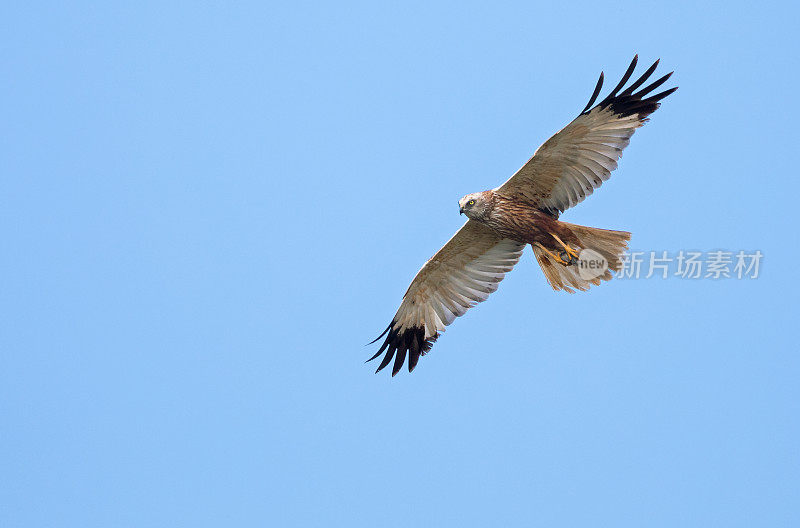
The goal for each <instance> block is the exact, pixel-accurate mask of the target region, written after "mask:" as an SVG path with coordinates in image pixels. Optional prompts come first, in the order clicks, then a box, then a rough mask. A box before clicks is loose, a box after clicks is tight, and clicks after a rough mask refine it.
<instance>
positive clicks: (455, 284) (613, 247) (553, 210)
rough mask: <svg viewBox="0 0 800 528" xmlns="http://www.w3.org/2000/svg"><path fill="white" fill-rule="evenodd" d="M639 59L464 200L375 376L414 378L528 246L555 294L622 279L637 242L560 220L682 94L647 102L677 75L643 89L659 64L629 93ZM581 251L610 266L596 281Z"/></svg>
mask: <svg viewBox="0 0 800 528" xmlns="http://www.w3.org/2000/svg"><path fill="white" fill-rule="evenodd" d="M637 60H638V56H636V57H634V58H633V61H632V62H631V65H630V66H629V67H628V70H627V71H626V72H625V75H623V76H622V80H621V81H620V82H619V84H617V86H616V88H614V89H613V90H612V91H611V93H610V94H609V95H608V96H607V97H606V98H605V99H603V100H602V101H600V102H599V103H597V104H596V105H594V106H592V105H593V104H594V102H595V101H596V100H597V97H598V95H599V94H600V90H601V88H602V86H603V74H602V73H601V74H600V79H599V80H598V81H597V86H596V87H595V89H594V92H593V93H592V96H591V98H590V100H589V103H588V104H587V105H586V108H584V109H583V111H582V112H581V113H580V114H579V115H578V117H576V118H575V119H574V120H573V121H572V122H571V123H570V124H568V125H567V126H566V127H564V128H563V129H561V131H559V132H558V133H556V134H555V135H554V136H553V137H551V138H550V139H548V140H547V141H545V142H544V144H543V145H542V146H541V147H539V148H538V149H537V150H536V152H535V153H534V155H533V157H532V158H531V159H530V160H528V162H527V163H526V164H525V165H523V166H522V168H521V169H519V170H518V171H517V173H516V174H514V175H513V176H512V177H511V178H510V179H509V180H508V181H507V182H505V183H504V184H502V185H501V186H500V187H497V188H496V189H492V190H490V191H483V192H478V193H473V194H468V195H466V196H464V197H463V198H461V199H460V200H459V201H458V206H459V211H460V212H461V213H462V214H465V215H466V216H467V218H469V220H467V223H465V224H464V226H463V227H462V228H461V229H459V231H458V232H457V233H456V234H455V235H453V238H451V239H450V241H449V242H447V244H445V245H444V247H442V248H441V249H440V250H439V251H438V252H437V253H436V254H435V255H434V256H433V257H431V259H430V260H428V262H426V263H425V265H424V266H422V269H421V270H420V271H419V272H418V273H417V275H416V277H414V280H413V281H411V286H409V288H408V291H406V293H405V295H404V296H403V301H402V303H401V304H400V308H399V309H398V310H397V313H396V314H395V316H394V317H393V318H392V322H391V323H390V324H389V326H388V327H387V328H386V330H385V331H384V332H383V333H382V334H381V335H380V336H379V337H378V338H377V339H375V341H377V340H378V339H380V338H382V337H384V336H386V339H385V340H384V341H383V344H382V345H381V347H380V349H379V350H378V352H377V354H375V355H374V356H372V357H371V358H370V359H369V360H368V361H372V360H373V359H375V358H377V357H378V356H379V355H381V353H383V352H384V351H385V352H386V355H385V356H384V357H383V360H382V361H381V363H380V365H379V366H378V370H377V371H376V372H378V371H380V370H381V369H383V368H384V367H386V366H387V365H388V364H389V363H390V362H391V360H392V358H394V365H393V368H392V376H394V375H395V374H397V372H398V371H399V370H400V368H401V367H402V366H403V363H404V362H405V358H406V355H408V370H409V372H410V371H412V370H414V367H415V366H416V365H417V362H418V361H419V357H420V356H421V355H424V354H425V353H426V352H428V351H429V350H430V349H431V346H433V343H434V342H435V341H436V339H437V338H438V337H439V334H440V333H441V332H443V331H444V329H445V327H446V326H447V325H449V324H450V323H452V322H453V320H454V319H455V318H456V317H458V316H460V315H464V313H466V311H467V310H468V309H469V308H471V307H472V306H474V305H475V304H477V303H479V302H481V301H485V300H486V299H487V298H488V297H489V294H491V293H492V292H494V291H495V290H497V286H498V284H499V282H500V281H501V280H503V277H504V276H505V274H506V273H508V272H509V271H511V269H512V268H513V267H514V265H515V264H516V263H517V262H518V261H519V259H520V257H521V256H522V250H523V249H524V248H525V246H526V245H528V244H530V245H531V247H532V248H533V254H534V256H535V257H536V260H537V261H538V262H539V265H540V266H541V267H542V271H543V272H544V275H545V278H546V279H547V281H548V282H549V283H550V286H552V287H553V289H554V290H564V291H567V292H569V293H574V291H575V290H581V291H585V290H587V289H588V288H589V287H590V286H591V285H592V284H600V282H601V281H605V280H609V279H611V277H612V271H619V269H620V266H621V257H622V254H623V252H624V251H625V249H626V248H627V243H628V240H629V239H630V233H628V232H625V231H609V230H606V229H596V228H593V227H584V226H579V225H574V224H568V223H566V222H562V221H560V220H559V219H558V217H559V215H560V214H561V213H562V212H564V211H565V210H566V209H569V208H570V207H572V206H574V205H576V204H578V203H580V202H581V201H583V199H584V198H586V197H587V196H588V195H590V194H592V192H594V190H595V189H597V188H598V187H600V185H602V183H603V182H604V181H606V180H607V179H608V178H609V177H610V176H611V171H613V170H614V169H615V168H617V161H618V160H619V158H620V156H621V155H622V149H624V148H625V147H627V146H628V143H629V142H630V138H631V136H632V135H633V133H634V131H636V129H637V128H639V127H640V126H642V125H643V124H644V123H645V122H646V121H647V120H648V116H649V115H650V114H652V113H653V112H655V111H656V110H657V109H658V107H659V106H660V103H659V102H658V101H660V100H661V99H664V98H665V97H666V96H668V95H669V94H671V93H672V92H674V91H675V90H677V88H671V89H669V90H665V91H663V92H660V93H657V94H655V95H649V94H650V93H652V92H653V91H655V90H656V88H658V87H659V86H661V85H662V84H664V82H666V80H667V79H669V77H670V75H672V73H671V72H670V73H668V74H666V75H664V76H663V77H661V78H660V79H658V80H656V81H654V82H652V83H651V84H649V85H647V86H645V87H644V88H640V86H642V85H643V84H644V83H645V82H646V81H647V80H648V79H649V78H650V76H651V75H652V74H653V72H654V71H655V69H656V66H658V61H656V62H655V63H654V64H653V65H652V66H650V67H649V68H648V69H647V71H645V72H644V74H643V75H642V76H641V77H640V78H639V79H638V80H636V81H635V82H633V83H632V84H631V85H630V86H628V87H627V88H624V89H623V87H624V86H625V84H626V83H627V82H628V79H630V77H631V74H633V71H634V69H635V68H636V62H637ZM584 251H589V252H590V254H591V255H594V256H595V257H596V258H598V259H599V260H600V261H602V262H604V267H603V268H602V270H601V271H600V272H599V274H596V275H593V274H588V275H587V274H586V273H581V265H582V255H584V253H583V252H584ZM387 334H388V335H387ZM375 341H373V343H374V342H375Z"/></svg>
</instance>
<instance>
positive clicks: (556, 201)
mask: <svg viewBox="0 0 800 528" xmlns="http://www.w3.org/2000/svg"><path fill="white" fill-rule="evenodd" d="M637 61H638V55H637V56H635V57H634V58H633V61H632V62H631V65H630V66H629V67H628V70H627V71H626V72H625V75H624V76H623V77H622V80H621V81H620V82H619V84H618V85H617V87H616V88H614V90H613V91H612V92H611V93H610V94H609V95H608V97H606V98H605V99H603V100H602V101H600V103H598V104H597V106H595V107H593V108H591V109H590V107H591V106H592V104H593V103H594V101H595V100H596V99H597V96H598V94H599V93H600V89H601V88H602V86H603V74H602V73H601V74H600V79H599V80H598V81H597V86H596V87H595V90H594V93H593V94H592V97H591V99H590V100H589V104H587V105H586V108H585V109H584V110H583V112H581V113H580V115H578V117H576V118H575V119H574V120H573V121H572V122H571V123H570V124H568V125H567V126H566V127H564V128H563V129H561V131H559V132H558V133H556V134H555V135H554V136H553V137H551V138H550V139H548V140H547V141H545V142H544V144H543V145H542V146H541V147H539V148H538V149H537V150H536V153H535V154H534V155H533V157H532V158H531V159H530V160H529V161H528V162H527V163H526V164H525V165H524V166H523V167H522V168H521V169H520V170H519V171H517V173H516V174H514V176H512V177H511V178H510V179H509V180H508V181H507V182H505V183H504V184H503V185H501V186H500V187H498V188H497V189H496V190H497V191H500V192H503V193H505V194H509V195H512V196H521V197H524V198H525V199H526V200H527V201H529V202H531V203H533V204H535V205H536V206H537V207H539V208H540V209H542V210H544V211H547V212H549V213H551V214H554V215H558V214H559V213H560V212H563V211H565V210H566V209H569V208H570V207H572V206H574V205H576V204H578V203H580V202H581V201H583V199H584V198H586V197H587V196H589V195H590V194H592V192H594V190H595V189H597V188H598V187H600V185H602V184H603V182H604V181H606V180H607V179H608V178H609V177H610V176H611V171H613V170H614V169H616V168H617V161H618V160H619V158H620V157H621V156H622V149H624V148H625V147H627V146H628V143H629V142H630V138H631V136H632V135H633V133H634V132H635V131H636V129H637V128H639V127H640V126H642V125H643V124H644V123H645V122H646V121H647V116H649V115H650V114H652V113H653V112H655V111H656V110H657V109H658V107H659V106H660V103H659V102H658V101H660V100H661V99H663V98H665V97H666V96H668V95H669V94H671V93H672V92H674V91H675V90H677V89H678V88H677V87H676V88H671V89H669V90H666V91H664V92H661V93H658V94H656V95H653V96H651V97H647V98H644V96H646V95H647V94H649V93H650V92H652V91H653V90H655V89H656V88H658V87H659V86H661V85H662V84H663V83H664V82H665V81H666V80H667V79H669V77H670V75H672V72H670V73H668V74H666V75H664V76H663V77H661V78H660V79H658V80H656V81H654V82H653V83H651V84H650V85H648V86H646V87H644V88H642V89H641V90H639V91H638V92H636V91H635V90H636V89H637V88H639V87H640V86H641V85H642V84H644V83H645V81H647V79H648V78H649V77H650V76H651V75H652V74H653V72H654V71H655V69H656V66H658V61H656V62H655V63H654V64H653V65H652V66H651V67H650V68H648V69H647V71H646V72H644V74H643V75H642V76H641V77H640V78H639V79H638V80H637V81H636V82H634V83H633V84H631V85H630V86H629V87H628V88H626V89H625V90H623V91H622V92H620V90H621V89H622V87H623V86H624V85H625V83H627V82H628V79H629V78H630V76H631V74H632V73H633V70H634V69H635V68H636V63H637Z"/></svg>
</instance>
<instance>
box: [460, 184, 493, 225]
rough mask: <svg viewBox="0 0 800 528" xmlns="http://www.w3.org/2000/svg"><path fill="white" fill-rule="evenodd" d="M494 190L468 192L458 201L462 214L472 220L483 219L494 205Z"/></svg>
mask: <svg viewBox="0 0 800 528" xmlns="http://www.w3.org/2000/svg"><path fill="white" fill-rule="evenodd" d="M491 193H492V191H483V192H478V193H472V194H468V195H466V196H465V197H463V198H462V199H460V200H459V201H458V208H459V211H460V212H461V214H465V215H467V218H471V219H472V220H483V219H485V218H486V216H487V215H488V214H489V209H490V208H491V205H492V194H491Z"/></svg>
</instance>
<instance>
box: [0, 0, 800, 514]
mask: <svg viewBox="0 0 800 528" xmlns="http://www.w3.org/2000/svg"><path fill="white" fill-rule="evenodd" d="M556 4H558V3H556V2H554V3H551V4H549V5H534V4H531V3H529V2H521V3H507V4H495V5H492V6H489V5H487V4H485V3H463V2H457V3H455V2H454V3H451V4H441V3H436V2H420V3H410V4H406V5H403V6H399V5H396V6H393V7H387V6H382V7H379V6H376V5H373V4H372V3H364V4H358V3H344V4H343V3H338V2H337V3H331V4H330V5H322V4H315V3H299V2H298V3H287V4H286V5H277V4H270V3H266V4H265V3H261V2H256V3H237V4H236V5H235V6H234V5H231V4H229V3H225V2H219V3H213V2H211V3H202V4H198V3H194V2H182V3H169V4H166V3H164V2H135V3H127V4H120V5H109V4H105V5H93V4H81V3H72V4H70V5H67V4H65V3H53V4H52V5H39V4H37V5H34V4H29V3H16V4H14V5H11V4H9V5H7V6H6V9H5V10H4V14H3V17H2V21H0V26H2V27H1V28H0V29H1V30H0V44H1V45H2V71H3V81H2V83H0V96H2V105H0V112H2V115H1V116H0V121H1V122H2V124H3V126H2V127H0V136H1V137H0V150H1V151H2V155H0V164H1V168H2V192H0V217H2V222H0V243H2V247H3V256H2V259H0V272H2V280H1V281H0V295H1V296H0V299H2V305H0V306H1V310H0V311H1V312H2V313H0V352H1V353H2V356H0V357H2V366H0V413H1V414H0V484H1V485H0V525H2V526H4V527H29V526H30V527H39V526H42V527H44V526H76V527H84V528H85V527H95V526H96V527H109V526H113V527H149V526H362V525H370V526H371V525H377V526H420V525H422V526H425V525H431V526H433V525H435V526H537V525H538V526H581V527H585V526H664V527H675V526H742V527H752V526H798V524H800V506H798V497H799V496H800V477H799V476H798V475H799V471H800V451H799V448H798V446H799V445H800V434H799V433H800V419H799V417H800V388H799V386H798V375H799V374H800V359H799V358H798V354H797V351H798V347H797V339H796V330H797V315H798V313H797V305H796V301H797V293H798V291H797V290H798V288H797V284H798V259H799V258H800V252H798V248H797V244H798V236H797V220H796V210H797V203H798V202H797V196H796V194H797V193H796V188H797V184H796V181H797V141H798V116H797V111H796V107H797V87H798V85H800V77H798V73H797V72H798V66H800V64H798V54H797V28H796V21H797V19H798V15H800V13H798V10H797V8H795V7H790V4H789V3H788V2H787V3H785V4H766V5H755V4H752V3H741V2H733V3H731V2H726V3H719V4H718V5H717V6H715V7H709V8H697V7H691V8H689V7H679V6H676V5H673V3H669V2H666V3H665V2H636V3H630V4H626V3H612V4H607V5H599V4H595V3H590V2H587V3H583V4H578V3H575V2H570V3H569V4H570V5H569V6H563V5H562V6H557V5H556ZM23 5H24V6H25V7H22V6H23ZM636 52H638V53H639V54H640V56H641V59H642V62H643V67H644V66H645V65H646V64H649V62H650V61H652V60H654V59H656V58H658V57H661V58H662V70H663V71H669V70H672V69H674V70H675V71H676V73H675V75H674V77H673V79H674V84H676V85H679V86H680V90H679V91H678V92H677V93H676V94H674V95H673V96H671V97H670V98H669V99H667V100H666V101H665V104H664V105H663V106H662V108H661V110H659V111H658V112H657V113H656V114H655V115H654V116H653V119H652V121H651V123H649V124H648V126H646V127H645V128H644V129H642V130H641V131H640V132H639V133H637V134H636V136H635V137H634V138H633V141H632V144H631V146H630V148H629V149H628V150H627V151H626V153H625V156H624V158H623V160H622V162H621V166H620V169H619V170H618V171H616V172H615V173H614V175H613V177H612V179H611V181H610V182H609V183H608V184H606V185H605V186H604V187H603V188H602V189H601V190H600V191H598V192H597V193H595V194H594V195H593V196H592V197H591V198H590V199H589V200H587V201H586V202H584V203H583V204H582V205H581V206H580V207H578V208H576V209H574V210H572V211H570V212H569V213H568V214H567V215H565V216H564V219H566V220H568V221H572V222H575V223H582V224H588V225H593V226H598V227H605V228H612V229H626V230H630V231H632V232H633V233H634V238H633V243H632V246H633V247H634V248H638V249H643V250H650V249H655V250H661V249H665V250H670V251H676V250H679V249H698V250H713V249H728V250H732V251H735V250H739V249H745V250H756V249H758V250H761V251H762V252H763V253H764V255H765V257H764V261H763V265H762V268H761V277H760V278H758V279H757V280H750V281H744V280H743V281H736V280H722V281H711V280H703V281H689V280H679V279H670V280H664V281H662V280H657V279H651V280H628V281H613V282H611V283H609V284H604V285H603V286H601V287H598V288H596V289H593V290H592V291H591V292H589V293H584V294H577V295H573V296H570V295H566V294H563V293H562V294H556V293H554V292H552V291H551V290H550V287H549V286H548V285H547V284H546V282H545V281H544V278H543V276H542V273H541V271H540V270H539V269H538V267H537V266H536V264H535V262H534V260H533V257H532V255H531V254H530V253H529V252H528V253H526V255H525V256H524V258H523V260H522V261H521V263H520V264H519V266H518V267H517V268H516V269H515V270H514V272H513V273H511V274H510V275H509V276H508V278H507V279H506V281H504V282H503V284H502V285H501V286H500V289H499V291H498V293H496V294H495V295H493V296H492V297H491V299H490V300H489V302H487V303H485V304H482V305H480V306H479V307H478V308H476V309H474V310H471V311H470V312H469V313H468V314H467V315H466V316H465V317H463V318H460V319H458V320H457V321H456V322H455V323H454V324H453V325H452V326H451V327H450V328H449V329H448V331H447V333H446V334H445V335H443V336H442V338H441V339H440V340H439V342H438V343H437V344H436V346H435V348H434V349H433V352H432V353H431V354H429V355H428V356H426V357H424V358H422V360H421V361H420V364H419V366H418V368H417V370H416V371H415V372H414V373H413V374H411V375H409V374H408V373H407V371H405V370H404V371H403V372H402V374H400V375H398V376H397V377H395V378H394V379H392V378H391V377H390V376H389V375H388V374H387V373H386V372H382V373H381V374H380V375H377V376H376V375H374V374H373V371H374V368H375V366H374V364H369V365H364V364H363V361H364V359H366V358H367V357H368V356H369V355H371V354H372V352H373V351H374V350H375V349H374V347H364V343H366V342H367V341H369V340H370V339H372V338H373V337H375V336H376V335H377V334H378V333H379V332H380V331H381V330H383V328H384V327H385V326H386V324H387V323H388V322H389V319H390V318H391V316H392V315H393V313H394V311H395V310H396V308H397V305H398V303H399V301H400V298H401V296H402V294H403V293H404V291H405V289H406V287H407V286H408V283H409V281H410V280H411V278H412V277H413V275H414V273H415V272H416V271H417V270H418V269H419V267H420V266H421V265H422V263H423V262H424V261H425V260H426V259H427V258H428V257H429V256H431V255H432V254H433V252H434V251H435V250H437V249H438V248H439V247H440V246H441V244H442V243H443V242H444V241H446V240H447V239H448V238H449V237H450V236H451V234H452V233H453V232H454V231H455V230H456V229H457V228H458V227H459V226H460V225H461V223H462V220H463V217H459V216H458V211H457V208H456V201H457V199H458V198H459V197H460V196H462V195H464V194H466V193H468V192H473V191H478V190H483V189H486V188H491V187H494V186H495V185H497V184H499V183H500V182H502V181H504V180H505V179H506V178H507V177H508V176H509V175H510V174H511V173H512V172H513V171H514V170H516V169H517V168H518V167H519V166H520V165H521V164H522V163H523V162H524V161H525V160H527V158H528V157H529V156H530V155H531V154H532V153H533V151H534V150H535V148H536V147H537V146H538V145H539V144H540V143H541V142H542V141H544V140H545V139H547V138H548V137H549V136H550V135H551V134H552V133H554V132H555V131H556V130H558V129H559V128H561V127H562V126H563V125H565V124H566V123H567V122H568V121H569V120H570V119H572V118H573V117H574V116H575V115H576V114H577V112H578V111H580V109H581V108H582V107H583V105H584V104H585V103H586V101H587V99H588V97H589V95H590V94H591V91H592V88H593V87H594V83H595V80H596V77H597V75H598V73H599V71H600V70H601V69H603V70H605V72H606V75H607V78H608V79H609V81H610V83H611V84H613V82H615V81H616V80H617V79H618V78H619V76H620V75H621V74H622V72H623V71H624V69H625V67H626V66H627V64H628V62H629V61H630V59H631V57H632V56H633V54H634V53H636ZM643 67H642V68H643Z"/></svg>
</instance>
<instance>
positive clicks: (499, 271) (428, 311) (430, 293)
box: [368, 220, 525, 376]
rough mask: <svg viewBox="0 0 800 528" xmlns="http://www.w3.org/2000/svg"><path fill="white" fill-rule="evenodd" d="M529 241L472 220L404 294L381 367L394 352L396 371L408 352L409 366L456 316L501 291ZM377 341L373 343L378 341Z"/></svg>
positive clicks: (390, 326) (392, 324)
mask: <svg viewBox="0 0 800 528" xmlns="http://www.w3.org/2000/svg"><path fill="white" fill-rule="evenodd" d="M524 248H525V244H522V243H520V242H516V241H514V240H509V239H507V238H503V237H502V236H500V235H499V234H497V232H495V231H494V230H493V229H491V228H489V227H486V226H485V225H483V224H481V223H479V222H476V221H474V220H469V221H468V222H467V223H466V224H464V226H463V227H462V228H461V229H459V230H458V232H457V233H456V234H455V235H453V238H451V239H450V241H449V242H447V244H445V245H444V247H442V249H440V250H439V251H438V252H437V253H436V254H435V255H434V256H433V257H431V259H430V260H428V262H426V263H425V265H424V266H422V269H421V270H419V272H418V273H417V276H416V277H414V280H413V281H411V286H409V287H408V291H407V292H406V294H405V295H404V296H403V302H402V303H401V304H400V308H399V309H398V310H397V313H396V314H395V316H394V318H392V322H391V323H390V324H389V326H388V328H386V330H385V331H384V332H383V333H382V334H381V335H380V336H378V338H377V339H375V341H377V340H378V339H380V338H382V337H383V336H384V335H386V334H387V333H388V335H386V339H385V340H384V341H383V344H382V345H381V348H380V350H378V353H377V354H375V355H374V356H372V357H371V358H370V359H369V360H368V361H372V360H373V359H375V358H377V357H378V356H379V355H381V353H383V352H384V351H386V355H385V356H384V357H383V361H381V364H380V365H379V366H378V370H376V371H375V372H380V370H381V369H383V368H384V367H385V366H386V365H388V364H389V362H390V361H391V360H392V357H395V360H394V366H393V368H392V376H394V375H395V374H397V373H398V372H399V371H400V368H402V366H403V362H404V361H405V358H406V354H408V371H409V372H411V371H412V370H414V367H415V366H416V365H417V361H419V357H420V356H421V355H424V354H425V353H426V352H427V351H428V350H430V349H431V347H432V346H433V343H434V341H436V339H437V338H438V337H439V334H440V333H441V332H444V329H445V327H446V326H447V325H449V324H450V323H452V322H453V320H454V319H455V318H456V317H458V316H460V315H464V314H465V313H466V312H467V310H468V309H470V308H471V307H473V306H475V305H476V304H477V303H479V302H482V301H485V300H486V299H488V298H489V295H490V294H491V293H492V292H494V291H496V290H497V286H498V284H499V283H500V281H501V280H503V277H504V276H505V274H506V273H508V272H509V271H511V269H512V268H513V267H514V265H515V264H516V263H517V262H518V261H519V258H520V256H522V250H523V249H524ZM375 341H373V343H374V342H375Z"/></svg>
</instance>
